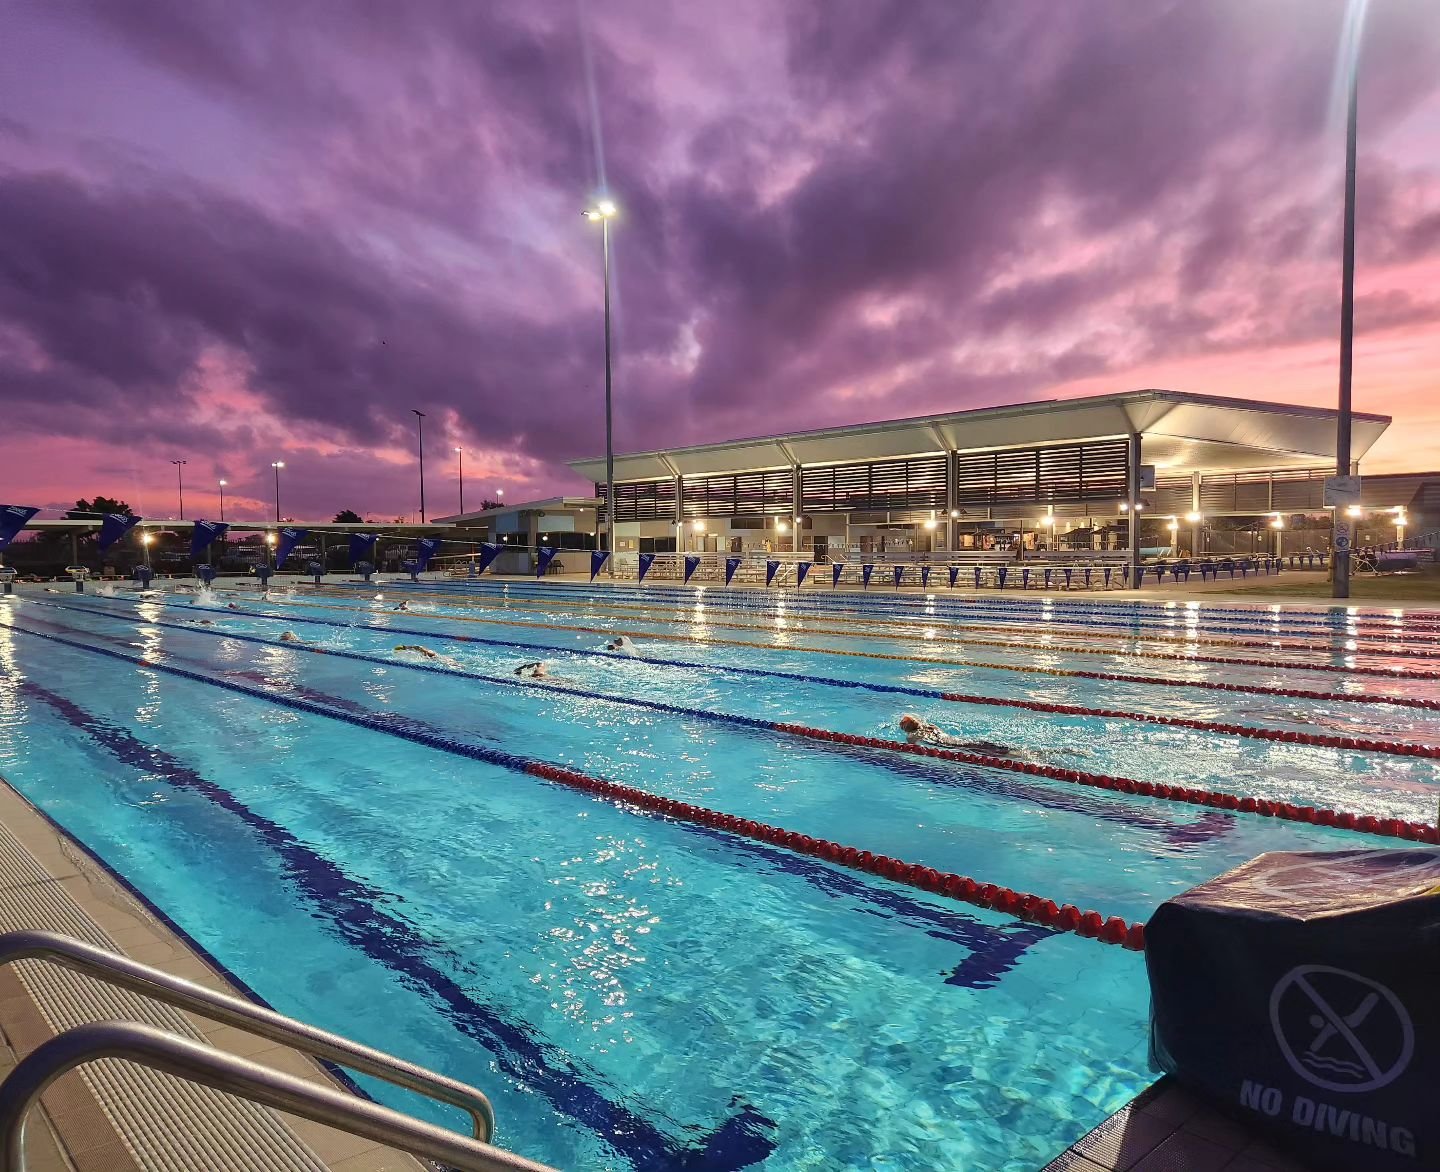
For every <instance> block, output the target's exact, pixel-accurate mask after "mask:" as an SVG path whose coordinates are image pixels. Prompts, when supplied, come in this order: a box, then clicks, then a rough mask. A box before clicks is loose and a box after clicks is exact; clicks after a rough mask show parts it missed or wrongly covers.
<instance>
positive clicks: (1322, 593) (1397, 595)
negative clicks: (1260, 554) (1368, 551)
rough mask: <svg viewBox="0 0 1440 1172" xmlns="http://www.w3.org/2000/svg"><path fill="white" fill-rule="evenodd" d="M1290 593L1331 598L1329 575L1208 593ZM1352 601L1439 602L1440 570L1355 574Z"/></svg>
mask: <svg viewBox="0 0 1440 1172" xmlns="http://www.w3.org/2000/svg"><path fill="white" fill-rule="evenodd" d="M1278 596H1288V597H1290V598H1325V599H1328V598H1329V597H1330V582H1329V580H1328V578H1319V577H1312V576H1310V575H1307V576H1306V580H1305V581H1297V580H1296V579H1294V578H1287V576H1286V575H1285V574H1279V575H1277V576H1276V577H1274V578H1271V579H1269V580H1268V581H1266V582H1265V583H1264V584H1263V585H1258V586H1250V587H1246V588H1244V589H1237V590H1234V591H1228V590H1227V591H1216V592H1215V593H1214V594H1206V595H1205V597H1206V598H1207V599H1209V598H1212V597H1226V598H1267V597H1278ZM1350 599H1351V601H1352V602H1366V601H1376V602H1434V603H1440V571H1436V570H1427V571H1424V572H1421V573H1414V574H1386V575H1384V576H1382V577H1377V576H1376V575H1374V574H1356V575H1354V576H1352V577H1351V579H1350Z"/></svg>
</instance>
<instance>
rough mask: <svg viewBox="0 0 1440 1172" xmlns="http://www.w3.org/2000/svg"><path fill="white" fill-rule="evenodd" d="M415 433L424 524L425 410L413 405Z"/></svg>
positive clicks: (423, 522)
mask: <svg viewBox="0 0 1440 1172" xmlns="http://www.w3.org/2000/svg"><path fill="white" fill-rule="evenodd" d="M410 410H411V411H414V412H415V434H416V436H417V438H418V439H419V441H420V524H422V525H423V524H425V412H423V411H421V410H418V409H417V408H415V407H411V408H410Z"/></svg>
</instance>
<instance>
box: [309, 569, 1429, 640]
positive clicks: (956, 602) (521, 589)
mask: <svg viewBox="0 0 1440 1172" xmlns="http://www.w3.org/2000/svg"><path fill="white" fill-rule="evenodd" d="M326 585H327V586H330V587H333V588H340V589H349V588H351V587H352V586H357V587H359V586H364V585H365V584H362V583H349V582H331V583H326ZM368 585H369V586H371V587H374V586H376V585H377V584H376V583H369V584H368ZM378 585H380V586H386V587H388V586H397V587H404V588H406V589H414V588H415V587H416V586H417V585H419V586H422V587H425V588H427V589H436V590H444V591H447V592H450V593H454V594H456V595H458V596H462V597H463V596H464V595H466V594H476V593H483V594H506V593H508V594H513V595H518V594H524V595H525V596H526V597H536V598H543V597H555V596H557V595H561V594H563V592H567V591H568V592H571V593H575V594H581V595H583V596H584V597H587V598H607V597H617V596H618V597H621V598H625V599H644V598H652V599H653V598H655V597H656V596H657V595H659V596H663V597H666V598H674V599H677V600H691V601H693V600H694V599H696V598H698V597H700V596H701V593H702V591H714V592H716V593H718V595H719V597H721V598H724V599H725V600H726V601H727V602H732V603H740V604H741V605H744V602H745V601H746V599H747V596H749V597H753V598H754V599H755V602H756V606H757V607H759V608H763V607H766V606H775V605H778V604H780V603H781V602H783V603H784V605H786V606H795V605H813V606H816V607H821V608H834V609H840V610H846V611H857V612H858V611H873V610H894V611H896V612H897V613H899V612H900V611H901V610H902V609H903V611H904V612H905V613H910V614H913V613H914V606H915V604H916V603H922V604H923V605H925V606H930V607H935V608H937V609H938V610H942V611H946V612H953V611H957V610H958V611H963V610H980V611H987V612H993V613H996V614H998V615H1003V614H1006V613H1011V614H1013V613H1014V612H1015V611H1017V610H1028V611H1032V612H1035V613H1036V614H1039V613H1040V612H1042V611H1043V610H1044V609H1046V608H1047V606H1048V608H1049V609H1051V610H1052V611H1066V612H1070V613H1074V614H1097V615H1114V614H1115V613H1116V612H1117V611H1118V612H1124V611H1126V610H1130V611H1134V612H1140V615H1137V617H1136V619H1135V620H1133V621H1145V618H1148V617H1150V616H1153V617H1156V618H1173V617H1176V616H1182V615H1186V614H1196V615H1199V616H1200V617H1201V618H1202V620H1203V619H1205V618H1206V617H1208V616H1214V615H1218V614H1227V615H1238V616H1243V617H1244V618H1246V619H1251V620H1256V621H1255V622H1251V623H1246V624H1241V625H1250V626H1254V625H1264V624H1265V623H1271V622H1280V623H1302V624H1303V623H1309V624H1311V625H1313V626H1316V627H1317V628H1318V629H1317V631H1316V633H1317V634H1319V633H1327V632H1328V627H1327V626H1326V624H1325V623H1323V622H1320V621H1319V620H1325V619H1328V620H1329V623H1330V624H1332V625H1341V626H1343V625H1345V624H1346V623H1353V622H1357V621H1370V622H1375V621H1377V620H1378V621H1380V622H1381V623H1382V624H1384V625H1386V626H1387V627H1391V628H1392V629H1393V624H1395V623H1399V622H1403V621H1404V617H1403V616H1397V615H1394V614H1392V613H1389V612H1387V611H1386V610H1383V609H1376V610H1365V611H1363V612H1361V611H1357V612H1356V613H1354V614H1352V613H1349V610H1345V611H1341V610H1339V609H1338V608H1337V609H1332V610H1326V611H1315V610H1294V609H1292V610H1289V611H1287V612H1284V613H1283V614H1282V613H1281V612H1268V611H1266V610H1264V609H1262V604H1256V606H1255V607H1252V608H1243V607H1220V606H1213V605H1210V604H1208V603H1202V604H1201V607H1202V608H1203V609H1197V610H1190V609H1189V608H1188V607H1184V606H1183V605H1182V604H1169V605H1166V604H1163V603H1139V602H1117V603H1110V604H1102V605H1096V604H1089V603H1084V602H1079V601H1071V600H1069V599H1062V600H1058V601H1055V602H1053V603H1048V604H1047V603H1045V602H1042V601H1039V600H1037V599H1033V598H1017V599H1014V600H1008V599H1007V600H1006V601H1004V602H994V601H991V600H989V599H972V598H965V597H954V596H942V595H935V594H913V595H910V594H896V595H891V594H857V593H853V592H844V593H839V594H831V593H828V592H822V591H819V590H817V591H815V592H813V593H811V592H803V593H784V594H775V593H773V592H771V593H765V592H764V591H761V590H759V589H758V588H757V589H755V590H748V589H745V588H732V589H730V590H728V591H720V590H719V588H718V587H714V586H707V587H691V588H689V589H688V590H687V589H686V588H684V587H679V586H659V585H657V586H647V587H645V588H644V589H637V588H635V587H629V586H607V587H604V588H595V587H588V586H584V585H575V584H569V583H554V584H550V585H547V586H544V587H538V586H533V585H531V584H529V583H525V582H498V581H483V582H482V581H477V582H474V583H469V582H466V583H460V582H422V583H418V584H417V583H412V582H400V581H391V582H386V583H381V584H378ZM1433 613H1435V614H1437V616H1440V612H1433ZM1420 614H1423V615H1425V616H1427V617H1428V616H1429V615H1431V614H1432V612H1429V611H1424V612H1420ZM1141 615H1143V616H1144V617H1143V618H1142V617H1140V616H1141ZM1301 615H1304V616H1308V617H1306V618H1302V617H1300V616H1301ZM1289 616H1295V617H1289ZM1230 621H1234V620H1230ZM1222 629H1223V628H1222Z"/></svg>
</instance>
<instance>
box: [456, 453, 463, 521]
mask: <svg viewBox="0 0 1440 1172" xmlns="http://www.w3.org/2000/svg"><path fill="white" fill-rule="evenodd" d="M455 458H456V459H457V460H459V461H460V512H461V515H462V516H463V515H464V512H465V449H464V448H456V449H455Z"/></svg>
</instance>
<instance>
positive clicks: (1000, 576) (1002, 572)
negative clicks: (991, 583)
mask: <svg viewBox="0 0 1440 1172" xmlns="http://www.w3.org/2000/svg"><path fill="white" fill-rule="evenodd" d="M1009 574H1010V570H1009V567H1007V566H1001V567H1000V568H999V569H998V570H996V571H995V581H996V582H998V583H999V584H1000V589H1001V590H1004V589H1005V579H1006V578H1007V577H1008V576H1009Z"/></svg>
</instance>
